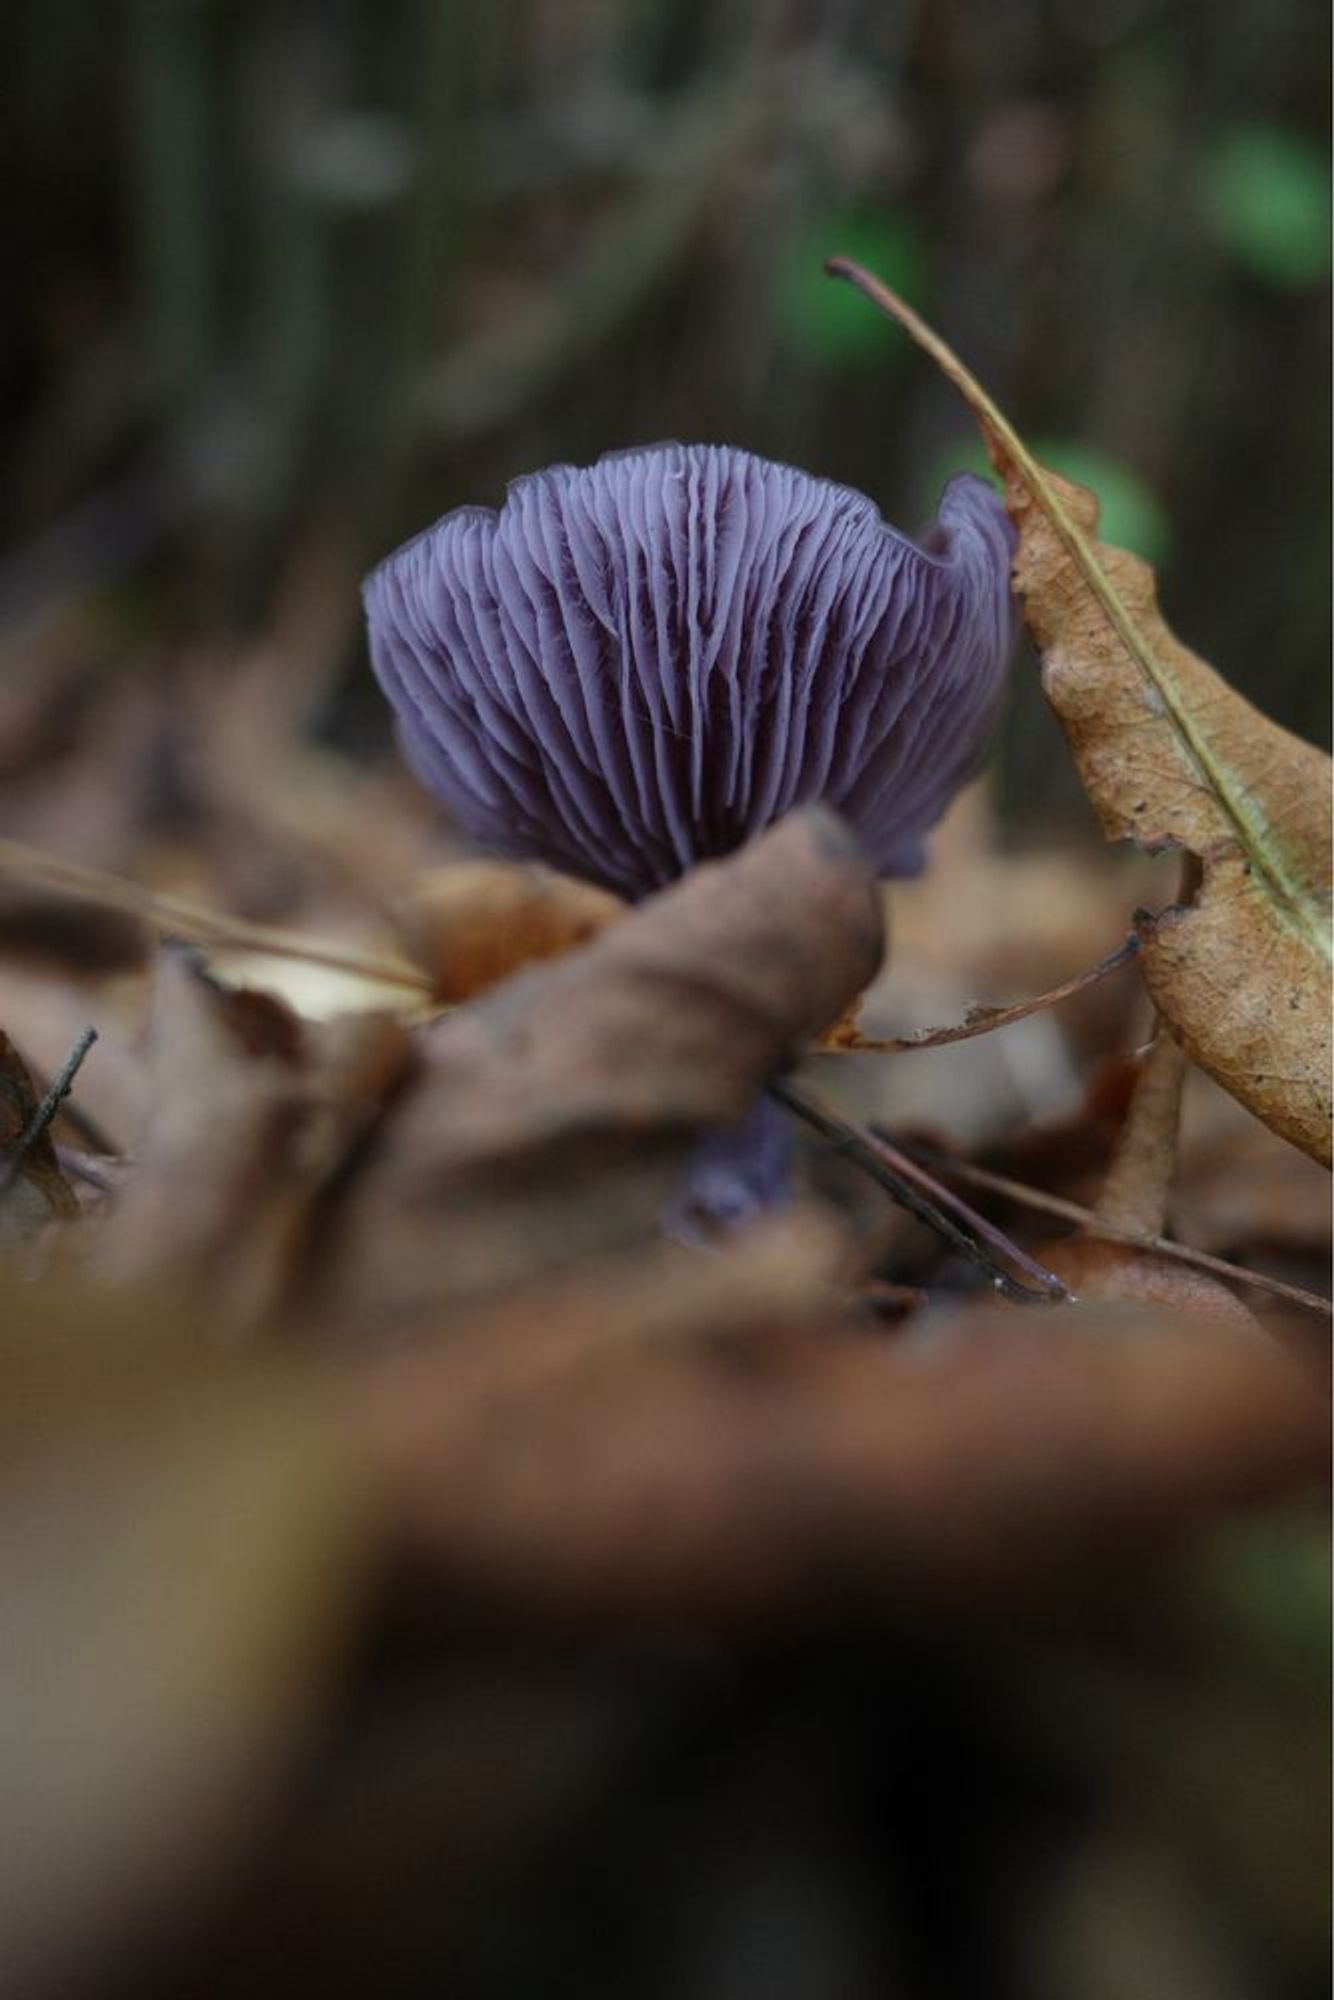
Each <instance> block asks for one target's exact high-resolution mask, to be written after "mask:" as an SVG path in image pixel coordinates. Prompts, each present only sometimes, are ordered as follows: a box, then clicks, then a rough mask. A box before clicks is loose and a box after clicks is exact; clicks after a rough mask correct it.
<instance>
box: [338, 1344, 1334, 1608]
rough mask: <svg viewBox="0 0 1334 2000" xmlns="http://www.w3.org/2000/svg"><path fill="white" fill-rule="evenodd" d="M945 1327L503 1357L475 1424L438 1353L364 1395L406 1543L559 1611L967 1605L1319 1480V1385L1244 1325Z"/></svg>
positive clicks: (466, 1574)
mask: <svg viewBox="0 0 1334 2000" xmlns="http://www.w3.org/2000/svg"><path fill="white" fill-rule="evenodd" d="M703 1320H704V1323H705V1324H707V1313H705V1314H704V1315H703ZM940 1334H941V1337H940V1338H939V1339H937V1340H935V1341H932V1342H930V1343H929V1344H921V1345H918V1344H913V1345H903V1344H894V1343H890V1344H886V1343H884V1342H879V1341H873V1340H869V1339H867V1338H865V1337H860V1338H858V1337H852V1338H849V1337H848V1336H847V1334H846V1333H845V1334H844V1335H843V1336H842V1337H839V1336H838V1335H837V1334H836V1333H835V1332H834V1330H833V1329H832V1328H829V1329H826V1332H825V1334H824V1337H823V1338H809V1337H807V1338H804V1339H803V1338H799V1337H795V1336H794V1337H787V1336H783V1335H781V1334H779V1335H775V1334H774V1332H773V1329H772V1328H771V1327H769V1326H767V1325H766V1323H765V1319H764V1316H763V1315H762V1314H760V1315H757V1316H756V1319H755V1321H754V1322H753V1325H752V1327H751V1329H750V1332H749V1335H748V1337H743V1336H742V1335H740V1334H737V1335H736V1336H734V1338H733V1339H732V1340H731V1341H730V1342H726V1343H724V1344H722V1345H721V1346H719V1345H717V1344H716V1343H715V1344H711V1345H709V1346H707V1347H702V1348H701V1347H693V1346H686V1347H678V1348H675V1349H667V1350H661V1349H660V1350H657V1351H655V1352H654V1353H652V1354H651V1355H647V1356H642V1357H640V1358H639V1361H638V1363H637V1365H636V1366H635V1367H634V1368H625V1369H614V1368H613V1369H607V1368H600V1369H591V1370H575V1371H571V1372H570V1373H568V1374H566V1375H564V1376H562V1377H560V1378H554V1379H553V1378H552V1377H551V1376H550V1375H549V1374H544V1375H543V1376H542V1378H541V1380H540V1382H539V1384H538V1385H537V1387H536V1388H535V1389H533V1388H531V1387H529V1386H526V1385H525V1384H524V1382H523V1381H522V1379H521V1378H518V1377H517V1376H516V1377H515V1378H513V1379H511V1381H510V1382H509V1383H508V1385H507V1386H506V1388H505V1389H504V1390H503V1391H502V1392H500V1393H498V1394H495V1395H492V1396H490V1397H487V1398H485V1399H484V1402H483V1409H484V1421H480V1422H477V1423H475V1424H471V1423H469V1421H468V1420H467V1419H466V1418H465V1417H461V1414H460V1411H459V1409H458V1407H457V1405H456V1404H454V1403H453V1401H452V1399H450V1398H449V1397H448V1396H447V1395H446V1393H444V1392H445V1391H446V1389H447V1384H448V1374H447V1370H446V1368H445V1367H443V1366H442V1365H441V1357H438V1356H435V1355H433V1354H430V1353H429V1352H427V1353H423V1354H421V1355H420V1356H418V1357H417V1358H416V1359H415V1360H414V1359H413V1357H412V1356H404V1357H399V1358H398V1359H397V1362H396V1365H395V1369H394V1372H393V1373H392V1375H391V1374H388V1373H386V1374H383V1375H381V1377H380V1378H379V1389H380V1391H381V1392H382V1393H377V1391H376V1389H375V1386H374V1385H373V1384H372V1385H366V1386H364V1387H363V1388H362V1389H361V1390H360V1391H359V1392H358V1393H359V1395H360V1398H361V1401H362V1405H363V1407H364V1408H365V1409H366V1411H367V1420H368V1424H369V1425H370V1427H371V1429H372V1431H373V1433H374V1436H375V1438H376V1439H377V1441H378V1442H377V1449H378V1451H379V1452H380V1454H382V1460H383V1466H384V1470H385V1476H386V1478H387V1479H388V1482H389V1485H390V1489H391V1491H392V1492H394V1493H396V1494H397V1501H396V1502H395V1503H394V1512H395V1514H396V1517H397V1518H398V1519H399V1521H400V1524H401V1528H402V1531H403V1532H404V1533H405V1535H406V1536H407V1538H408V1540H409V1541H410V1543H412V1544H413V1545H415V1547H416V1548H417V1551H418V1553H419V1557H420V1559H422V1560H423V1561H426V1562H428V1563H429V1564H431V1565H432V1566H433V1568H434V1569H435V1570H436V1572H437V1574H439V1575H440V1576H442V1577H443V1578H444V1579H447V1580H448V1582H449V1583H450V1585H451V1588H452V1589H453V1590H454V1591H456V1592H457V1591H461V1590H462V1591H474V1592H478V1593H480V1594H481V1596H482V1598H483V1599H484V1600H492V1599H499V1600H501V1601H502V1602H506V1603H509V1604H511V1605H512V1606H522V1607H523V1608H524V1609H525V1610H526V1611H527V1612H528V1613H529V1615H532V1614H533V1613H542V1612H544V1611H545V1612H549V1613H551V1614H554V1615H556V1616H558V1617H559V1618H560V1619H561V1620H562V1621H564V1620H566V1619H568V1618H570V1617H571V1616H572V1615H574V1614H576V1613H583V1614H584V1615H588V1616H593V1617H607V1616H612V1617H616V1616H624V1615H625V1614H626V1613H627V1612H634V1613H640V1614H651V1615H653V1616H658V1617H660V1616H662V1615H664V1614H674V1615H687V1616H701V1615H702V1616H706V1617H711V1618H717V1619H720V1620H722V1621H723V1622H724V1623H728V1624H734V1623H736V1622H737V1621H745V1620H747V1619H749V1618H752V1617H754V1616H756V1615H762V1616H766V1617H768V1616H773V1615H775V1614H782V1615H791V1614H792V1613H794V1612H796V1611H798V1610H805V1611H809V1610H810V1609H811V1608H812V1606H814V1605H818V1604H826V1605H827V1604H830V1603H832V1602H836V1601H838V1600H839V1599H840V1598H843V1599H846V1598H849V1597H852V1598H861V1599H864V1598H865V1597H866V1595H867V1593H870V1594H871V1596H872V1597H877V1598H881V1599H888V1598H893V1597H901V1596H902V1595H903V1594H904V1593H907V1594H908V1595H909V1596H916V1595H925V1596H927V1597H930V1598H933V1599H940V1598H948V1599H953V1600H955V1601H956V1602H957V1601H965V1602H972V1601H973V1600H974V1599H975V1597H976V1595H977V1593H978V1592H979V1591H982V1592H986V1591H1000V1592H1002V1593H1005V1592H1007V1591H1013V1590H1014V1589H1015V1588H1016V1586H1017V1585H1019V1584H1020V1583H1021V1582H1023V1580H1025V1579H1027V1580H1028V1582H1029V1583H1031V1584H1035V1585H1037V1586H1038V1587H1039V1588H1040V1587H1041V1586H1042V1584H1043V1583H1044V1582H1050V1580H1051V1578H1052V1577H1053V1576H1056V1575H1064V1576H1066V1577H1067V1578H1070V1577H1074V1576H1077V1575H1079V1574H1080V1573H1081V1572H1084V1571H1086V1570H1087V1568H1088V1564H1089V1562H1090V1560H1091V1559H1092V1560H1094V1561H1098V1560H1100V1559H1102V1558H1103V1557H1104V1556H1105V1552H1106V1550H1107V1549H1108V1548H1109V1547H1115V1548H1116V1549H1117V1550H1118V1552H1119V1555H1120V1557H1121V1559H1122V1560H1128V1561H1132V1562H1136V1561H1140V1560H1142V1559H1143V1557H1144V1556H1145V1555H1146V1554H1147V1553H1149V1552H1150V1551H1152V1550H1153V1549H1154V1548H1155V1547H1157V1546H1159V1545H1160V1543H1161V1539H1162V1536H1163V1534H1164V1532H1165V1531H1168V1530H1171V1529H1173V1528H1179V1527H1182V1526H1184V1525H1186V1524H1187V1523H1188V1522H1189V1521H1191V1520H1192V1519H1193V1518H1195V1517H1197V1516H1198V1514H1199V1513H1200V1512H1201V1511H1202V1510H1205V1509H1208V1508H1218V1507H1223V1506H1226V1505H1227V1504H1229V1503H1238V1502H1241V1501H1244V1500H1247V1499H1253V1498H1258V1497H1261V1496H1263V1495H1266V1494H1273V1493H1280V1492H1284V1491H1292V1490H1294V1488H1296V1489H1300V1487H1301V1485H1302V1484H1303V1482H1305V1481H1318V1480H1319V1479H1320V1477H1321V1476H1322V1474H1323V1471H1324V1468H1325V1464H1326V1459H1327V1449H1328V1447H1327V1437H1326V1428H1327V1426H1326V1422H1325V1416H1324V1411H1323V1406H1322V1402H1321V1399H1320V1398H1319V1397H1318V1396H1317V1395H1315V1394H1313V1393H1312V1391H1311V1389H1310V1387H1309V1384H1307V1383H1306V1382H1305V1381H1304V1380H1303V1378H1302V1376H1301V1375H1300V1373H1299V1372H1298V1370H1297V1369H1296V1368H1295V1367H1294V1366H1293V1365H1292V1364H1291V1363H1290V1362H1289V1361H1288V1359H1287V1358H1286V1356H1284V1355H1283V1354H1282V1353H1281V1352H1280V1350H1279V1349H1277V1348H1276V1347H1275V1346H1273V1345H1272V1344H1271V1343H1269V1342H1268V1341H1267V1340H1266V1339H1265V1337H1264V1336H1263V1335H1261V1334H1260V1333H1258V1332H1257V1331H1255V1330H1254V1329H1253V1328H1251V1329H1237V1328H1232V1327H1223V1326H1221V1325H1219V1324H1217V1323H1206V1322H1197V1323H1196V1324H1195V1325H1194V1327H1192V1326H1191V1325H1190V1323H1188V1322H1183V1321H1182V1320H1180V1319H1178V1318H1175V1317H1173V1316H1172V1315H1169V1314H1166V1313H1164V1312H1162V1311H1161V1310H1159V1311H1157V1312H1156V1313H1155V1314H1154V1315H1153V1316H1152V1317H1151V1318H1146V1317H1145V1316H1144V1315H1143V1314H1142V1312H1136V1310H1135V1309H1134V1308H1116V1307H1112V1306H1102V1307H1094V1306H1081V1307H1058V1308H1057V1309H1056V1310H1055V1311H1054V1312H1053V1313H1050V1314H1043V1315H1042V1316H1041V1317H1040V1318H1035V1317H1031V1316H1026V1315H1025V1316H1018V1315H1015V1314H1014V1313H1013V1312H1009V1311H1006V1310H1005V1309H1004V1308H990V1307H988V1308H984V1309H983V1310H982V1312H981V1313H980V1314H963V1315H960V1316H959V1317H958V1318H957V1320H956V1321H953V1322H948V1321H947V1322H945V1323H943V1324H942V1326H941V1328H940ZM470 1400H471V1399H470ZM444 1404H448V1405H449V1406H448V1408H442V1407H441V1406H442V1405H444ZM432 1408H436V1409H439V1411H440V1415H439V1418H438V1420H437V1422H435V1423H433V1422H432V1419H431V1416H430V1411H431V1409H432ZM441 1425H443V1427H444V1429H443V1432H442V1431H441V1429H440V1428H439V1427H440V1426H441ZM442 1436H443V1437H445V1438H447V1439H448V1440H449V1445H448V1448H447V1449H442V1448H441V1438H442ZM961 1594H962V1600H961Z"/></svg>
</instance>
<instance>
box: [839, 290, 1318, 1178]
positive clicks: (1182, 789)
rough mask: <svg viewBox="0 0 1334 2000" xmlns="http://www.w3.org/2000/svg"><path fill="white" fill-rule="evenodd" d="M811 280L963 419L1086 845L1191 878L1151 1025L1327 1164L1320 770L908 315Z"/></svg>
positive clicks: (1150, 933)
mask: <svg viewBox="0 0 1334 2000" xmlns="http://www.w3.org/2000/svg"><path fill="white" fill-rule="evenodd" d="M829 269H830V271H831V272H832V273H833V274H834V275H836V276H839V277H844V278H847V279H848V280H849V281H850V282H851V283H852V284H854V285H856V286H857V287H858V289H859V290H861V291H862V292H864V293H865V294H866V296H867V297H868V298H870V299H871V300H872V302H873V303H874V304H875V305H877V306H878V307H879V308H880V310H881V311H883V312H885V313H888V314H889V315H890V316H891V317H892V318H894V319H896V320H898V321H899V322H900V324H901V325H902V326H904V327H905V328H906V330H907V331H908V333H910V334H911V336H912V337H913V339H914V340H916V341H917V343H918V345H919V346H921V347H923V348H924V349H925V350H926V352H927V353H929V354H930V355H931V356H932V358H933V359H934V360H935V361H936V363H937V365H938V366H939V367H940V369H941V370H942V372H943V373H944V374H945V375H946V376H947V377H948V379H949V380H950V381H951V382H953V383H954V385H955V386H956V387H957V388H958V389H959V391H960V392H961V394H962V395H963V397H964V399H965V400H966V402H967V403H968V405H969V408H970V409H971V410H972V412H973V414H974V416H975V417H976V418H977V421H978V423H979V425H980V427H981V430H982V434H983V437H984V438H985V440H986V444H987V449H988V451H989V452H990V454H991V458H992V463H993V464H994V465H995V467H996V469H997V471H998V472H999V473H1000V474H1001V475H1002V477H1003V479H1004V481H1005V503H1006V507H1007V509H1008V511H1009V514H1010V518H1011V520H1012V521H1013V522H1014V524H1015V527H1016V528H1017V529H1018V531H1019V549H1018V554H1017V556H1016V560H1015V571H1014V580H1015V587H1016V589H1017V590H1018V592H1019V594H1020V596H1021V597H1022V598H1023V601H1024V613H1025V618H1026V620H1027V623H1028V626H1029V630H1030V631H1031V633H1032V635H1033V638H1034V641H1035V643H1036V644H1037V646H1038V649H1039V651H1040V652H1041V654H1042V663H1043V667H1042V677H1043V687H1044V689H1045V691H1046V694H1047V697H1048V700H1049V701H1050V702H1051V705H1052V707H1053V708H1054V709H1055V711H1056V714H1057V717H1058V718H1059V720H1060V722H1061V726H1062V728H1063V729H1064V731H1065V734H1066V738H1067V740H1068V742H1069V744H1070V748H1071V751H1072V753H1073V755H1074V759H1075V762H1076V764H1077V766H1078V768H1079V772H1080V776H1081V777H1082V779H1083V781H1084V787H1085V789H1086V791H1087V792H1088V795H1089V798H1090V800H1091V801H1092V804H1093V806H1094V809H1095V810H1096V812H1097V814H1098V817H1099V818H1100V820H1101V821H1102V825H1103V830H1104V831H1105V832H1106V833H1107V835H1108V837H1109V838H1112V839H1122V838H1132V839H1135V840H1138V841H1139V842H1140V843H1141V844H1142V845H1144V846H1146V847H1151V848H1161V847H1180V848H1184V849H1185V850H1187V851H1188V852H1189V853H1191V854H1193V855H1195V856H1196V857H1197V858H1198V860H1199V862H1200V866H1201V871H1202V880H1201V885H1200V889H1199V893H1198V895H1197V896H1196V898H1195V900H1194V902H1193V903H1191V904H1189V905H1188V906H1177V907H1173V908H1170V909H1168V910H1165V911H1163V912H1161V913H1160V914H1159V915H1157V916H1147V915H1145V916H1141V918H1140V919H1139V921H1138V929H1139V935H1140V946H1141V962H1142V964H1143V967H1144V977H1145V980H1146V982H1147V984H1148V987H1149V991H1150V993H1151V994H1152V996H1153V999H1154V1002H1155V1004H1156V1006H1157V1008H1158V1010H1159V1012H1160V1013H1161V1014H1162V1015H1163V1017H1164V1018H1165V1019H1166V1020H1167V1022H1168V1023H1169V1025H1170V1026H1171V1029H1172V1032H1173V1033H1174V1034H1175V1035H1176V1037H1177V1039H1178V1040H1179V1041H1180V1043H1181V1044H1182V1046H1183V1048H1184V1049H1185V1050H1186V1052H1187V1054H1188V1055H1190V1056H1191V1057H1192V1059H1193V1060H1194V1061H1195V1062H1197V1063H1198V1064H1199V1065H1200V1067H1201V1068H1202V1069H1204V1070H1207V1071H1208V1073H1209V1074H1210V1075H1211V1076H1213V1077H1214V1078H1216V1079H1217V1081H1218V1082H1219V1083H1221V1084H1222V1085H1223V1087H1224V1089H1226V1090H1228V1091H1230V1092H1231V1093H1232V1095H1233V1096H1234V1097H1236V1098H1238V1099H1239V1100H1240V1102H1241V1103H1243V1104H1245V1105H1246V1106H1247V1107H1248V1109H1250V1110H1251V1111H1253V1112H1255V1114H1256V1116H1257V1117H1259V1118H1262V1119H1263V1120H1264V1121H1265V1123H1266V1124H1267V1125H1269V1126H1270V1127H1271V1128H1272V1129H1273V1130H1274V1131H1276V1132H1279V1133H1281V1134H1282V1136H1283V1137H1284V1138H1286V1139H1290V1140H1291V1141H1292V1143H1293V1144H1294V1145H1297V1146H1300V1147H1301V1148H1302V1149H1303V1151H1305V1152H1307V1153H1310V1154H1311V1155H1312V1156H1313V1157H1314V1158H1316V1159H1319V1160H1323V1161H1325V1162H1326V1164H1328V1163H1329V1161H1330V1157H1331V1147H1330V1108H1331V1106H1330V1069H1331V1042H1330V1007H1329V986H1330V967H1331V957H1332V956H1334V950H1332V947H1331V936H1330V890H1331V812H1330V774H1331V767H1330V760H1329V758H1328V757H1327V756H1326V755H1325V754H1324V752H1323V751H1321V750H1318V749H1317V748H1315V747H1314V746H1313V745H1312V744H1309V743H1304V742H1302V741H1301V740H1300V738H1298V737H1295V736H1292V735H1290V734H1289V732H1288V731H1287V730H1285V729H1281V728H1279V726H1278V725H1277V724H1276V723H1274V722H1271V721H1270V720H1269V719H1268V718H1267V717H1266V716H1264V715H1261V714H1260V712H1259V711H1258V710H1257V709H1255V708H1254V707H1252V705H1251V703H1250V702H1248V701H1246V700H1245V699H1244V697H1243V696H1241V695H1239V694H1238V693H1237V692H1236V690H1235V689H1233V688H1230V687H1229V686H1228V685H1227V683H1226V682H1225V681H1224V680H1222V679H1221V677H1220V676H1219V675H1218V674H1217V673H1215V672H1214V670H1213V668H1212V667H1210V666H1208V665H1207V664H1206V663H1205V662H1204V661H1203V660H1201V659H1199V658H1198V657H1197V656H1196V655H1195V654H1194V653H1192V652H1191V651H1190V650H1189V649H1188V648H1187V647H1185V646H1183V645H1182V644H1181V642H1180V640H1178V639H1177V638H1175V637H1174V636H1173V634H1172V633H1171V632H1170V631H1169V630H1168V627H1167V625H1166V623H1165V621H1164V619H1163V617H1162V614H1161V612H1160V611H1159V609H1158V604H1157V598H1156V594H1155V585H1154V576H1153V571H1152V570H1151V569H1150V568H1149V566H1148V565H1147V563H1143V562H1141V561H1140V560H1139V559H1138V558H1137V557H1135V556H1132V555H1130V554H1128V553H1127V552H1126V551H1125V550H1123V549H1113V548H1107V547H1105V546H1104V545H1103V544H1101V543H1099V542H1098V541H1097V540H1096V538H1095V537H1096V530H1097V522H1098V503H1097V501H1096V499H1095V498H1094V496H1093V495H1092V494H1091V493H1089V492H1087V491H1086V490H1085V489H1084V488H1083V487H1080V486H1075V485H1073V484H1071V483H1070V481H1068V480H1064V479H1060V478H1058V477H1057V476H1056V474H1054V473H1052V472H1049V471H1047V470H1046V469H1045V468H1044V467H1042V466H1041V465H1039V464H1038V463H1037V461H1036V460H1035V459H1034V457H1033V455H1032V453H1031V452H1030V451H1029V450H1028V448H1027V446H1026V445H1025V444H1024V442H1023V440H1022V439H1021V438H1020V437H1019V436H1018V434H1017V433H1016V432H1015V430H1014V428H1013V426H1012V425H1011V424H1010V423H1009V422H1008V421H1007V419H1006V418H1005V417H1004V416H1003V415H1002V414H1001V412H1000V411H999V410H998V409H997V408H996V406H995V404H994V403H993V402H992V401H991V399H990V397H989V396H987V394H986V392H985V391H984V390H983V389H982V387H981V386H980V384H979V383H977V382H976V381H975V380H974V378H973V377H972V376H971V375H970V374H969V373H968V371H967V369H966V368H964V366H963V364H962V363H961V362H960V361H959V360H958V358H957V356H955V355H954V354H953V353H952V352H951V350H950V349H949V348H948V347H946V346H945V344H944V342H943V341H941V340H940V339H939V338H938V337H937V336H936V335H935V334H934V333H932V332H931V330H930V328H929V327H927V326H925V325H924V323H923V322H922V321H921V320H920V319H918V317H917V315H916V314H915V313H914V312H913V311H912V310H911V308H910V307H908V306H906V305H904V303H903V302H902V300H900V299H898V298H896V297H895V296H894V294H893V293H892V292H890V291H888V290H887V289H886V287H884V286H883V285H881V284H879V283H878V282H877V280H875V279H874V278H872V277H870V276H869V274H868V273H867V272H865V271H862V270H860V269H859V268H858V267H857V266H856V265H852V264H849V263H847V262H846V260H843V259H837V258H836V259H833V260H832V261H831V263H830V265H829Z"/></svg>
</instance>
